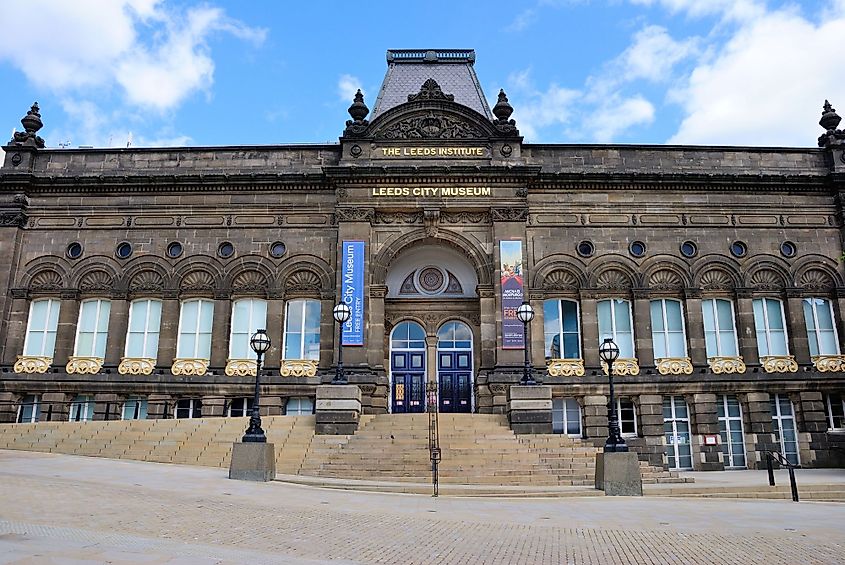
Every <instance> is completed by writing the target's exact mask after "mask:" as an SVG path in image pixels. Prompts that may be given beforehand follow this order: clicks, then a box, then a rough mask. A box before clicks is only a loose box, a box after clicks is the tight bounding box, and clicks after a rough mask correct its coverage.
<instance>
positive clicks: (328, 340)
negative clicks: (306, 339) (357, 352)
mask: <svg viewBox="0 0 845 565" xmlns="http://www.w3.org/2000/svg"><path fill="white" fill-rule="evenodd" d="M335 306H337V299H336V298H335V297H334V294H328V293H326V294H325V295H324V296H323V297H322V299H321V300H320V361H319V364H318V365H319V367H320V368H323V369H328V368H329V367H333V366H335V365H337V355H338V347H339V346H340V336H339V335H338V332H339V331H340V328H339V327H338V323H337V322H335V321H334V307H335ZM348 351H349V349H345V350H344V351H343V353H344V355H346V353H347V352H348ZM347 357H348V356H347ZM343 362H344V364H346V363H347V359H346V357H344V359H343Z"/></svg>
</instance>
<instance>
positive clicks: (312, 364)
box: [279, 359, 317, 377]
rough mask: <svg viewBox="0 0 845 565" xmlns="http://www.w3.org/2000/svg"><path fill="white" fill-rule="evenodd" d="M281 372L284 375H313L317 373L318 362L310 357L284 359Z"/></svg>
mask: <svg viewBox="0 0 845 565" xmlns="http://www.w3.org/2000/svg"><path fill="white" fill-rule="evenodd" d="M279 372H280V373H281V375H282V376H283V377H313V376H315V375H316V374H317V362H316V361H312V360H310V359H284V360H282V368H281V370H280V371H279Z"/></svg>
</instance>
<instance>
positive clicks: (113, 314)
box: [104, 297, 129, 366]
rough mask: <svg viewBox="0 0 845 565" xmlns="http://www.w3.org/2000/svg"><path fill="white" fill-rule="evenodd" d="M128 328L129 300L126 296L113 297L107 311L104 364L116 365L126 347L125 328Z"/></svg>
mask: <svg viewBox="0 0 845 565" xmlns="http://www.w3.org/2000/svg"><path fill="white" fill-rule="evenodd" d="M128 328H129V301H128V300H127V299H126V297H118V298H114V299H112V301H111V310H110V312H109V329H108V332H109V335H108V337H107V338H106V359H105V362H104V365H107V366H117V365H119V364H120V359H121V358H122V357H123V352H124V350H125V349H126V330H127V329H128Z"/></svg>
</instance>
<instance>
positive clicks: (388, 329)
mask: <svg viewBox="0 0 845 565" xmlns="http://www.w3.org/2000/svg"><path fill="white" fill-rule="evenodd" d="M402 322H415V323H417V324H419V325H420V327H422V329H423V330H425V332H426V334H427V335H431V334H432V333H434V334H436V333H437V328H439V327H440V326H439V324H437V323H436V321H434V322H433V323H434V324H435V327H434V330H433V332H432V330H430V328H429V325H431V324H430V323H429V322H427V321H426V320H424V319H422V318H421V317H418V316H412V315H409V314H406V313H403V314H399V315H396V316H387V317H386V318H385V319H384V329H385V332H384V333H385V336H386V338H387V339H388V340H390V338H391V337H393V330H394V329H395V328H396V326H398V325H399V324H401V323H402ZM385 351H386V349H385Z"/></svg>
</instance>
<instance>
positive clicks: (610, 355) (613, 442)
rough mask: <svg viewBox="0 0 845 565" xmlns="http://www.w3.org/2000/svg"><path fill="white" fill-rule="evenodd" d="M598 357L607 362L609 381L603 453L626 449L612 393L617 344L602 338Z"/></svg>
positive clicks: (617, 351)
mask: <svg viewBox="0 0 845 565" xmlns="http://www.w3.org/2000/svg"><path fill="white" fill-rule="evenodd" d="M599 357H601V360H602V361H604V362H605V363H606V364H607V378H608V380H609V381H610V407H609V408H608V410H607V414H608V416H607V420H608V421H607V441H606V442H604V452H605V453H617V452H624V451H628V446H627V445H626V444H625V440H624V439H622V434H621V433H620V432H619V419H618V418H617V417H616V397H615V396H614V394H613V362H614V361H616V360H617V359H619V346H618V345H616V344H615V343H614V342H613V339H612V338H609V337H606V338H604V342H603V343H602V344H601V345H600V346H599Z"/></svg>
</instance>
